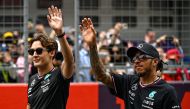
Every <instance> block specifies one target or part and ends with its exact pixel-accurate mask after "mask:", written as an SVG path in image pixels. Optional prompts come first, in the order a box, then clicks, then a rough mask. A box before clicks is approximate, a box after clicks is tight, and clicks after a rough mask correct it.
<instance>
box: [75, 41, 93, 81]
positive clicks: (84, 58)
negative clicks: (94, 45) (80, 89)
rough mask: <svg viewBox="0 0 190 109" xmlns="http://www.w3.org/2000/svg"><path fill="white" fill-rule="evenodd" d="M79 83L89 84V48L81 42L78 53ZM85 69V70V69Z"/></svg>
mask: <svg viewBox="0 0 190 109" xmlns="http://www.w3.org/2000/svg"><path fill="white" fill-rule="evenodd" d="M79 67H80V68H81V69H80V70H79V77H78V79H79V80H78V81H79V82H91V81H92V80H91V78H92V77H91V75H90V67H91V64H90V57H89V46H88V45H87V43H86V42H84V41H82V48H81V49H80V51H79ZM85 67H86V68H85Z"/></svg>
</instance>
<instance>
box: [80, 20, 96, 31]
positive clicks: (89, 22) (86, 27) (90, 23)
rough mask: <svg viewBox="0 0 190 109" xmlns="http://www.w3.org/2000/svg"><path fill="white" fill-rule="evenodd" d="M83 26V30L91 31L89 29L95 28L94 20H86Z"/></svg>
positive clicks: (83, 21)
mask: <svg viewBox="0 0 190 109" xmlns="http://www.w3.org/2000/svg"><path fill="white" fill-rule="evenodd" d="M81 26H82V28H83V29H89V28H91V26H92V27H93V23H92V20H91V19H90V18H84V19H83V20H82V24H81Z"/></svg>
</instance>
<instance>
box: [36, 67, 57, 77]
mask: <svg viewBox="0 0 190 109" xmlns="http://www.w3.org/2000/svg"><path fill="white" fill-rule="evenodd" d="M53 68H54V66H53V64H48V65H46V66H42V67H38V75H39V76H43V75H45V74H47V73H49V72H50V71H51V70H52V69H53Z"/></svg>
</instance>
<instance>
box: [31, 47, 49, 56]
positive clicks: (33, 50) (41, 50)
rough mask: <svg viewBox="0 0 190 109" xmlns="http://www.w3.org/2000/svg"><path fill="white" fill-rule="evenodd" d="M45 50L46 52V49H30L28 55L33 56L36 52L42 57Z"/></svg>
mask: <svg viewBox="0 0 190 109" xmlns="http://www.w3.org/2000/svg"><path fill="white" fill-rule="evenodd" d="M44 50H46V49H44V48H36V49H29V50H28V54H29V55H32V56H33V55H34V52H36V53H37V55H41V54H42V52H43V51H44Z"/></svg>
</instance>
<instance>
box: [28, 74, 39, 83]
mask: <svg viewBox="0 0 190 109" xmlns="http://www.w3.org/2000/svg"><path fill="white" fill-rule="evenodd" d="M37 75H38V74H37V73H36V74H34V75H32V76H31V77H30V78H29V82H30V81H32V80H34V79H35V78H37Z"/></svg>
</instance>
